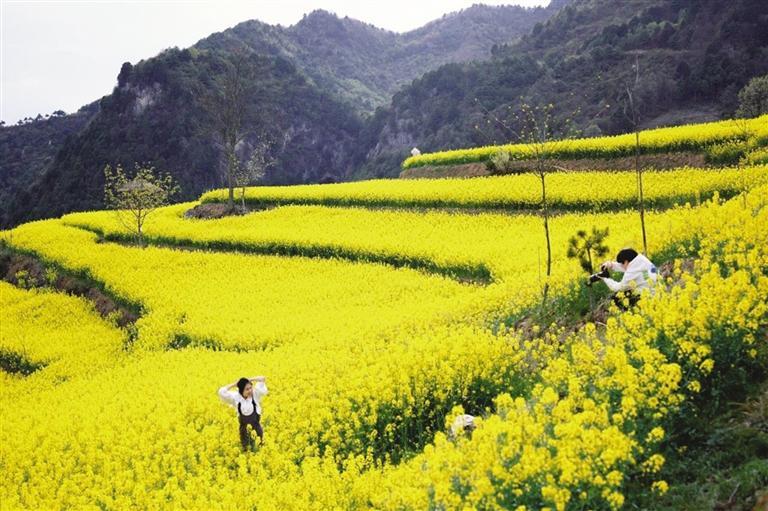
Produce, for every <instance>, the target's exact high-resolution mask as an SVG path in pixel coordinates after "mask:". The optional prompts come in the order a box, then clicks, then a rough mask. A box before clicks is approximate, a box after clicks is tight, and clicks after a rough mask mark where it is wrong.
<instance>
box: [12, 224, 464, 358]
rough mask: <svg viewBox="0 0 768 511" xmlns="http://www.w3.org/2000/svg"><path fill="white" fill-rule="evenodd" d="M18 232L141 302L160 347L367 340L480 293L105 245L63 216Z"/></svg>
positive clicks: (372, 269) (297, 265)
mask: <svg viewBox="0 0 768 511" xmlns="http://www.w3.org/2000/svg"><path fill="white" fill-rule="evenodd" d="M12 240H13V246H15V247H17V248H18V249H22V250H28V251H33V252H36V253H37V254H39V255H40V256H42V257H43V258H44V259H47V260H49V261H51V262H54V263H56V264H58V265H61V266H62V267H65V268H67V269H69V270H73V271H76V272H82V271H85V272H87V273H88V274H89V275H90V276H91V277H92V278H93V279H95V280H97V281H99V282H103V283H104V284H105V286H106V287H107V288H108V289H109V290H110V291H111V292H113V293H114V294H116V295H117V296H118V297H120V298H123V299H125V300H127V301H130V302H132V303H141V304H142V305H143V306H144V308H145V314H144V316H143V317H142V318H141V319H139V321H138V322H137V324H136V326H137V327H138V330H139V342H141V343H143V344H146V345H153V346H165V345H168V344H171V343H174V344H176V345H181V344H185V343H186V342H187V341H188V340H190V339H191V340H193V341H194V342H197V343H203V344H208V345H210V346H212V347H220V348H229V349H253V348H263V347H267V346H274V345H278V344H284V343H290V342H294V341H295V340H297V339H301V340H307V339H318V338H327V337H331V336H333V337H340V338H344V339H347V340H349V339H359V338H364V337H366V336H369V335H372V334H374V333H376V332H379V331H383V330H387V329H388V328H391V327H393V326H396V325H400V324H403V323H412V322H419V321H422V320H423V318H432V317H439V316H441V315H443V314H444V311H450V310H452V309H455V307H456V306H457V305H458V304H461V303H463V302H465V301H466V300H467V299H468V298H470V297H471V296H472V294H473V293H474V292H475V291H476V288H475V287H472V286H466V285H462V284H460V283H458V282H455V281H453V280H451V279H446V278H442V277H439V276H433V275H426V274H423V273H419V272H417V271H414V270H410V269H393V268H390V267H388V266H386V265H375V264H349V263H347V262H344V261H339V260H322V259H308V258H282V257H275V256H262V255H259V256H252V255H245V254H221V253H210V252H199V251H180V250H171V249H167V248H147V249H143V250H142V249H138V248H133V247H125V246H121V245H119V244H114V243H97V237H96V235H95V234H93V233H90V232H86V231H83V230H81V229H75V228H72V227H67V226H63V225H61V223H60V222H59V221H55V220H54V221H41V222H33V223H29V224H25V225H23V226H21V227H18V228H17V229H14V231H13V233H12ZM331 283H332V285H330V284H331ZM427 296H428V297H429V300H425V297H427Z"/></svg>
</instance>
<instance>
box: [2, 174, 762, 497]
mask: <svg viewBox="0 0 768 511" xmlns="http://www.w3.org/2000/svg"><path fill="white" fill-rule="evenodd" d="M763 172H765V169H763ZM759 178H760V176H759V175H758V180H759ZM690 179H696V176H694V175H693V174H692V175H691V176H690ZM687 185H688V183H686V184H685V185H683V186H687ZM371 186H374V185H371ZM678 186H680V185H679V183H678ZM716 188H717V185H713V189H716ZM692 189H693V187H692ZM617 193H621V192H617ZM188 206H189V205H180V206H174V207H170V208H166V209H164V210H162V211H160V212H158V213H157V215H156V216H155V217H154V218H150V221H149V222H148V223H147V235H148V238H149V240H150V241H151V242H154V243H166V244H170V245H177V244H178V245H184V246H196V247H198V248H199V247H211V248H218V249H223V250H234V249H237V250H240V251H248V250H251V251H254V252H260V253H261V254H260V255H248V254H244V253H221V252H209V251H188V250H173V249H171V248H161V247H150V248H146V249H138V248H135V247H129V246H124V245H120V244H117V243H111V242H99V240H98V236H97V235H96V234H94V233H92V232H88V231H86V230H83V229H82V228H79V227H86V228H88V229H91V230H97V231H100V232H103V233H104V234H105V235H108V236H114V237H117V238H120V237H125V236H126V233H125V231H124V230H123V229H122V228H121V227H120V226H119V224H118V223H117V222H115V219H114V217H113V216H111V215H112V214H107V213H99V212H95V213H87V214H76V215H68V216H67V217H66V218H65V219H63V220H48V221H41V222H35V223H30V224H26V225H23V226H21V227H19V228H16V229H14V230H13V231H12V232H11V233H4V236H3V238H4V240H5V241H6V242H7V243H9V244H10V245H11V247H12V248H15V249H18V250H26V251H31V252H34V253H36V254H38V255H39V256H41V257H43V258H44V259H46V260H48V261H51V262H54V263H56V264H58V265H60V266H63V267H65V268H67V269H68V270H71V271H80V272H85V273H87V274H88V275H89V276H90V277H91V278H93V279H94V280H97V281H99V282H102V283H103V284H104V286H105V288H106V289H107V290H108V291H110V292H112V293H114V294H116V295H118V296H120V297H122V298H124V299H125V300H127V301H130V302H132V303H140V304H142V306H143V311H142V317H141V318H140V319H139V321H138V323H137V328H138V338H137V340H136V341H135V343H134V344H133V345H132V347H131V349H130V350H129V351H128V352H123V351H122V346H123V343H124V340H125V334H124V332H122V331H120V330H118V329H117V328H115V327H113V326H111V325H110V324H109V323H107V322H105V321H104V320H102V319H101V318H99V317H98V316H97V315H96V314H95V313H94V312H93V310H92V309H91V308H89V307H88V306H87V304H86V303H84V302H82V301H81V300H80V299H76V298H71V297H66V296H62V295H59V294H57V293H53V292H41V291H22V290H17V289H13V288H10V287H9V286H7V285H3V286H2V287H0V292H1V293H2V302H0V303H1V304H2V310H3V325H2V335H1V336H0V340H1V341H2V346H3V347H6V346H7V347H8V348H7V349H9V350H11V349H12V350H16V351H18V350H19V346H21V345H19V344H18V343H19V342H20V340H21V342H27V341H25V339H27V340H28V339H30V338H31V337H33V335H32V333H34V337H35V338H36V340H35V341H34V342H29V343H28V346H29V348H28V350H29V351H28V356H29V357H30V359H33V360H45V361H49V362H50V365H49V366H48V367H46V368H45V369H42V370H40V371H38V372H37V373H35V374H34V375H33V376H30V377H27V378H24V379H22V378H13V380H14V382H15V383H13V386H12V387H8V388H9V389H11V390H9V391H8V392H5V391H4V392H0V406H2V409H3V412H4V413H3V414H2V416H1V417H0V421H1V422H0V429H2V431H3V435H4V442H3V443H2V444H0V470H2V472H3V474H4V478H3V481H2V482H0V509H9V510H10V509H59V508H71V509H137V508H139V509H161V508H175V509H232V508H239V507H245V508H252V507H257V508H258V509H266V510H271V509H275V510H277V509H366V508H371V507H374V508H381V509H395V508H397V509H425V508H435V509H464V508H473V507H475V508H484V509H541V508H542V507H549V508H550V509H566V508H579V507H581V508H605V507H611V508H619V507H621V506H622V504H623V503H624V499H625V496H624V494H623V491H622V487H623V484H624V482H625V481H626V480H627V478H628V477H630V476H631V477H643V478H646V479H647V481H648V487H649V488H651V487H652V489H653V491H655V492H658V493H663V492H665V491H666V490H667V489H668V485H667V483H666V482H665V481H663V480H660V479H659V477H660V476H659V474H658V471H659V470H660V469H662V467H663V463H664V459H663V457H662V456H661V455H660V454H659V452H658V447H657V446H658V444H659V442H661V441H662V440H663V439H664V437H665V435H666V433H665V431H664V429H663V427H662V424H663V421H664V419H665V417H666V416H667V415H668V414H669V413H670V411H671V410H674V409H675V408H676V407H677V406H679V404H680V403H681V402H682V400H684V399H685V398H686V397H687V396H688V395H689V393H690V392H691V391H689V390H687V389H689V388H691V385H693V384H696V385H698V386H699V387H700V388H701V386H702V385H704V386H706V385H707V382H708V380H707V378H708V377H709V375H711V374H712V373H713V372H716V371H718V370H719V368H720V367H723V366H724V364H730V363H736V362H741V361H742V359H743V358H749V356H750V355H749V353H750V351H751V350H755V349H763V348H764V347H763V348H761V346H760V343H761V341H760V340H759V339H758V337H757V333H758V332H759V328H760V327H761V325H764V324H765V319H766V314H768V313H767V312H766V305H765V303H764V299H763V297H764V296H766V294H768V278H767V277H766V276H765V275H766V267H768V263H767V262H766V257H768V254H767V252H768V238H767V236H768V234H767V233H766V232H765V229H764V226H765V225H766V224H767V223H768V216H767V215H768V187H767V186H762V187H759V188H757V189H755V190H754V191H752V192H751V193H750V194H749V195H745V196H743V197H738V198H735V199H733V200H731V201H729V202H727V203H726V204H724V205H720V204H719V203H717V202H714V203H712V204H708V205H706V206H703V207H696V208H690V207H687V208H679V209H674V210H671V211H667V212H663V213H650V214H649V215H648V217H647V222H648V230H649V233H652V237H651V240H652V243H653V244H652V251H654V252H657V251H661V250H663V249H665V248H667V246H668V245H670V244H674V245H675V246H677V247H680V246H683V245H684V244H685V243H689V244H690V246H691V247H692V248H695V249H696V251H697V252H696V253H697V254H698V257H699V258H700V262H699V263H698V264H697V267H696V271H695V272H694V273H693V274H692V275H690V276H679V278H680V279H683V282H684V284H685V285H683V286H675V287H674V288H673V289H672V290H671V291H665V290H664V289H663V288H662V287H660V288H659V289H658V291H657V294H656V296H654V297H653V298H651V297H648V298H647V299H643V300H642V301H641V305H640V307H639V308H638V309H637V310H636V311H634V312H631V313H627V314H623V315H621V316H620V317H617V318H613V319H610V320H609V321H608V323H607V326H606V327H605V328H604V329H600V330H597V329H596V328H595V327H593V326H587V327H585V328H584V329H582V331H580V332H578V333H575V334H571V335H568V336H564V335H563V337H564V338H562V339H561V338H558V337H557V336H556V335H555V334H552V335H548V336H544V337H543V338H539V339H523V338H519V337H518V335H517V334H516V333H514V332H506V331H504V332H495V331H493V330H491V329H489V328H487V324H488V323H490V322H492V321H491V320H493V319H498V318H499V317H500V316H501V315H502V314H503V313H505V312H508V311H509V310H510V309H514V308H515V307H523V306H526V305H529V304H530V303H531V302H532V301H533V300H538V299H539V289H540V287H539V286H540V284H541V283H540V281H539V278H538V276H537V273H538V272H537V271H536V269H537V268H538V267H539V264H538V260H539V258H540V254H541V253H542V252H541V249H542V245H543V240H542V237H543V236H542V232H541V230H542V228H541V219H540V218H539V217H536V216H534V215H520V216H511V215H499V214H492V215H471V214H450V213H447V212H430V213H423V212H417V211H411V212H408V211H372V210H365V209H342V208H338V209H329V208H320V207H306V206H292V207H284V208H278V209H275V210H271V211H266V212H262V213H256V214H252V215H247V216H244V217H238V218H227V219H221V220H210V221H207V220H206V221H192V220H186V219H183V218H182V217H181V214H182V212H183V210H184V209H185V208H187V207H188ZM585 225H586V226H589V225H596V226H598V227H604V226H607V227H609V228H610V230H611V233H612V234H611V237H610V238H609V241H610V244H611V248H612V249H616V248H619V247H621V246H624V245H627V244H631V243H635V242H636V237H637V236H636V234H632V233H637V232H638V231H639V229H638V221H637V219H636V214H634V213H629V212H624V213H614V214H604V213H603V214H599V213H598V214H586V213H579V214H568V215H561V216H557V217H555V218H553V219H552V223H551V229H552V234H553V246H554V248H555V254H554V255H555V257H554V261H555V268H556V271H555V277H553V279H552V284H553V287H552V292H553V294H556V293H557V292H558V290H559V289H561V288H562V287H564V286H565V285H567V284H568V283H569V282H570V281H572V279H573V278H574V277H575V276H576V275H578V273H579V269H578V266H577V264H576V263H575V262H573V261H567V260H566V258H565V249H566V241H567V239H568V237H570V236H571V235H573V233H574V232H575V231H576V230H577V229H578V228H584V226H585ZM75 226H79V227H75ZM281 246H290V247H293V248H294V249H295V250H293V251H281V250H282V248H280V247H281ZM270 247H272V248H271V249H270ZM275 247H277V248H275ZM318 247H319V248H318ZM320 249H322V250H320ZM271 250H273V251H274V253H276V254H286V253H291V254H296V255H299V256H300V255H314V256H322V257H315V258H308V257H278V256H276V255H267V254H271V253H273V252H272V251H271ZM409 258H410V259H420V260H423V261H426V262H428V263H431V264H432V266H429V265H428V264H425V265H423V266H421V268H423V269H425V270H434V268H435V267H437V266H440V265H442V266H443V267H445V268H458V267H469V268H480V267H484V268H487V270H488V272H489V274H490V275H491V277H492V282H491V283H490V284H488V285H479V284H466V283H461V282H457V281H456V280H455V279H451V278H446V277H445V276H444V275H440V274H438V275H430V274H429V273H428V272H419V271H415V270H413V269H409V268H393V266H408V265H407V264H399V263H398V260H399V261H401V262H402V261H403V260H406V259H409ZM350 259H354V261H350ZM364 261H376V262H378V263H387V264H370V263H367V262H364ZM414 266H418V265H414ZM437 273H440V272H437ZM36 300H39V302H38V301H36ZM38 303H40V305H39V306H38V305H37V304H38ZM722 303H725V304H726V308H727V309H728V310H734V311H738V313H737V314H728V313H727V312H726V311H724V310H723V308H722V307H721V304H722ZM6 310H8V311H9V312H8V313H6ZM61 311H64V312H65V314H66V315H67V316H68V318H67V320H66V321H65V320H64V319H62V320H61V321H62V322H61V323H60V324H59V323H56V322H55V318H56V317H57V316H56V314H57V313H58V312H61ZM68 311H69V312H68ZM67 321H69V322H70V323H67ZM75 324H77V327H75ZM7 325H10V327H9V329H8V330H6V326H7ZM64 330H66V332H65V331H64ZM6 331H7V332H10V334H9V335H6ZM22 331H24V332H28V333H30V335H29V336H27V337H22V336H21V335H20V334H19V333H20V332H22ZM16 334H19V335H16ZM185 340H187V341H191V345H190V346H188V347H186V348H184V349H168V347H169V346H173V347H183V345H184V344H185V343H186V341H185ZM24 346H27V344H24ZM32 347H34V350H33V349H32ZM205 347H209V348H210V347H213V348H218V349H213V350H212V349H205ZM103 360H108V361H111V362H110V363H104V362H103ZM59 361H61V363H62V364H63V365H62V367H63V368H64V369H66V373H64V372H62V373H61V374H65V375H66V379H65V378H56V377H50V376H56V373H55V372H54V371H53V368H54V365H55V364H58V363H59ZM64 361H66V364H65V365H64ZM256 373H260V374H266V375H267V377H268V385H269V389H270V394H269V395H268V396H267V397H266V398H265V400H264V403H263V407H264V416H263V423H264V426H265V433H266V443H265V445H264V446H263V447H262V448H261V449H260V450H259V451H258V453H256V454H243V453H240V452H239V445H238V440H237V421H236V419H235V417H234V411H232V410H231V409H228V408H226V407H225V406H223V405H222V404H221V402H219V401H218V398H217V397H216V395H215V393H216V389H217V388H218V387H219V386H220V385H223V384H224V383H227V382H231V381H233V380H235V379H236V378H238V377H239V376H242V375H252V374H256ZM6 380H8V381H9V382H10V381H11V378H8V377H4V380H3V382H2V383H3V385H4V386H5V384H6ZM29 383H34V384H33V385H29ZM24 384H27V385H24ZM22 389H23V390H22ZM22 391H23V392H24V397H25V399H23V400H21V399H19V395H20V394H19V393H20V392H22ZM457 405H460V406H457ZM463 411H466V412H468V413H472V414H473V415H476V416H479V418H478V421H477V422H478V428H477V429H476V430H475V431H474V432H473V434H472V437H471V439H470V438H465V437H463V436H459V438H451V437H449V436H447V435H445V434H443V433H442V432H441V431H444V430H445V428H446V425H448V424H450V423H451V422H452V420H453V419H454V417H455V416H456V415H457V414H459V413H462V412H463ZM480 417H482V418H480Z"/></svg>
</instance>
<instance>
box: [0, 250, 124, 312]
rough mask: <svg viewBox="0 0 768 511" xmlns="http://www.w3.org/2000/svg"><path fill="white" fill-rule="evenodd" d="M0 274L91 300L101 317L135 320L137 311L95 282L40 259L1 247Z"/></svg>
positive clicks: (29, 285)
mask: <svg viewBox="0 0 768 511" xmlns="http://www.w3.org/2000/svg"><path fill="white" fill-rule="evenodd" d="M0 278H1V279H3V280H5V281H6V282H10V283H11V284H13V285H15V286H20V287H24V288H40V287H51V288H54V289H57V290H59V291H63V292H65V293H67V294H70V295H75V296H82V297H83V298H86V299H88V300H90V301H91V302H92V303H93V306H94V308H95V309H96V310H97V311H98V313H99V314H100V315H101V316H102V317H107V316H109V315H112V314H117V325H118V326H120V327H125V326H126V325H129V324H132V323H135V322H136V320H137V319H138V318H139V316H138V314H136V312H134V311H133V310H131V309H130V308H129V307H126V306H125V305H122V304H120V303H118V302H116V301H115V300H114V299H113V298H112V297H111V296H109V295H108V294H106V293H105V292H104V291H103V290H101V289H100V288H99V287H98V286H96V285H94V284H93V283H90V282H88V281H87V280H85V279H81V278H77V277H74V276H72V275H68V274H63V273H62V272H60V271H56V270H55V269H52V268H47V267H46V266H45V264H44V263H43V262H42V261H40V260H39V259H37V258H35V257H33V256H30V255H26V254H20V253H16V252H12V251H10V250H7V249H4V250H2V251H0Z"/></svg>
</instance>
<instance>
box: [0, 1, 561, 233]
mask: <svg viewBox="0 0 768 511" xmlns="http://www.w3.org/2000/svg"><path fill="white" fill-rule="evenodd" d="M556 5H557V4H555V5H553V6H552V8H551V9H544V8H535V9H524V8H521V7H516V6H506V7H486V6H474V7H471V8H469V9H465V10H463V11H460V12H458V13H454V14H450V15H446V16H444V17H443V18H441V19H439V20H436V21H434V22H432V23H429V24H428V25H426V26H424V27H422V28H420V29H418V30H415V31H412V32H408V33H405V34H395V33H393V32H389V31H385V30H381V29H379V28H376V27H373V26H371V25H368V24H365V23H362V22H359V21H356V20H352V19H349V18H339V17H337V16H335V15H333V14H330V13H328V12H325V11H315V12H313V13H311V14H308V15H306V16H305V17H304V19H302V20H301V21H300V22H299V23H297V24H295V25H293V26H290V27H281V26H270V25H267V24H264V23H260V22H258V21H248V22H244V23H241V24H239V25H237V26H235V27H233V28H231V29H228V30H226V31H223V32H220V33H216V34H213V35H211V36H209V37H207V38H205V39H203V40H201V41H199V42H198V43H197V44H196V45H194V46H193V47H191V48H188V49H184V50H179V49H170V50H166V51H164V52H163V53H161V54H160V55H158V56H156V57H153V58H151V59H147V60H143V61H141V62H139V63H137V64H136V65H131V64H130V63H126V64H124V65H123V66H122V68H121V71H120V74H119V76H118V83H117V86H116V87H115V89H114V91H113V92H112V94H110V95H108V96H105V97H104V98H102V99H101V100H100V101H98V102H97V103H96V104H95V105H94V108H95V111H93V110H89V112H90V113H89V115H88V116H83V115H76V116H68V117H65V118H63V119H56V120H55V121H50V122H48V121H46V122H34V123H30V124H27V125H24V126H14V127H6V128H3V129H2V138H0V140H1V141H2V148H0V154H2V155H3V156H6V158H3V160H2V162H0V183H2V187H3V190H2V192H1V193H2V198H3V199H4V200H3V201H2V211H0V214H1V215H2V224H3V225H9V224H14V223H18V222H19V221H22V220H26V219H32V218H38V217H43V216H51V215H58V214H61V213H64V212H67V211H71V210H78V209H87V208H95V207H99V206H101V204H102V203H101V200H102V196H101V192H100V190H101V187H102V183H103V177H102V175H101V172H102V169H103V168H104V165H105V164H106V163H113V164H114V163H122V164H124V165H128V166H131V165H132V164H133V162H136V161H138V162H151V163H153V164H154V165H155V166H156V167H157V168H159V169H163V170H167V171H170V172H171V173H172V174H173V175H174V176H175V177H176V178H177V179H178V180H179V182H180V184H181V188H182V190H183V196H182V198H192V197H195V196H197V195H199V194H200V192H202V191H204V190H206V189H209V188H212V187H216V186H221V184H222V179H221V172H220V163H221V152H220V150H219V149H218V148H217V147H216V145H215V144H214V141H213V138H214V137H213V134H212V132H211V129H210V122H209V121H210V119H208V118H207V116H206V112H205V111H204V109H203V105H202V103H201V97H202V95H204V94H205V93H206V91H209V90H211V89H215V88H216V87H217V84H216V77H217V76H219V75H221V74H222V72H223V70H224V69H225V60H226V59H228V58H231V56H232V55H233V53H238V54H243V53H244V54H247V55H248V56H249V58H248V65H249V66H250V70H249V71H250V72H251V73H252V74H253V76H254V83H253V87H252V90H251V91H250V95H249V98H248V103H249V104H248V107H249V108H248V110H249V115H247V116H246V119H245V123H246V131H248V130H252V131H254V132H266V133H267V135H268V136H269V137H270V138H271V139H272V141H273V143H274V146H273V153H274V154H273V156H274V157H275V158H276V160H277V164H276V165H275V166H274V167H273V168H272V169H270V172H269V175H268V181H269V182H271V183H277V184H280V183H303V182H316V181H319V180H322V179H326V180H339V179H346V178H348V176H349V175H350V173H351V171H352V170H353V169H354V168H355V166H357V165H358V164H359V162H360V159H361V157H362V156H363V155H364V154H365V152H366V148H361V147H360V146H359V143H358V140H357V137H358V135H359V133H360V132H361V131H362V128H363V126H364V122H365V119H366V117H368V116H369V114H370V113H371V112H372V111H373V110H374V108H375V107H377V106H381V105H385V104H388V103H389V100H390V99H391V95H392V93H393V92H394V91H395V90H396V88H397V87H399V86H400V85H402V84H404V83H408V82H410V81H411V80H413V79H414V78H416V77H418V76H421V74H423V73H424V72H425V71H427V70H429V69H435V68H437V67H439V66H440V65H441V64H443V63H445V62H452V61H457V60H462V59H478V58H487V57H488V56H490V50H491V48H492V47H493V46H494V45H497V44H499V43H504V42H508V41H511V40H514V39H516V38H518V37H519V36H521V35H523V34H524V33H525V32H527V31H528V30H530V28H531V27H532V26H533V25H534V24H535V23H536V22H539V21H541V20H544V19H546V18H547V17H548V16H549V15H550V14H551V12H553V10H554V9H555V7H556ZM85 119H87V120H88V121H89V122H88V123H87V125H86V123H85V122H81V121H83V120H85ZM55 126H61V128H62V129H61V132H60V133H57V134H56V135H55V136H52V135H50V134H49V133H48V132H49V131H51V129H52V128H53V127H55Z"/></svg>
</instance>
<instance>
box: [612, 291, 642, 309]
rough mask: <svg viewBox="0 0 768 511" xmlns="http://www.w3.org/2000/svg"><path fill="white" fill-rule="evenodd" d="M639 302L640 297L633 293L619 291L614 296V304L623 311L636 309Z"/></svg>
mask: <svg viewBox="0 0 768 511" xmlns="http://www.w3.org/2000/svg"><path fill="white" fill-rule="evenodd" d="M639 301H640V295H638V294H637V293H633V292H632V291H619V292H618V293H614V294H613V303H615V304H616V307H618V308H619V309H621V310H623V311H626V310H629V309H630V308H631V307H634V306H635V305H637V302H639ZM627 305H629V306H627Z"/></svg>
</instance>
